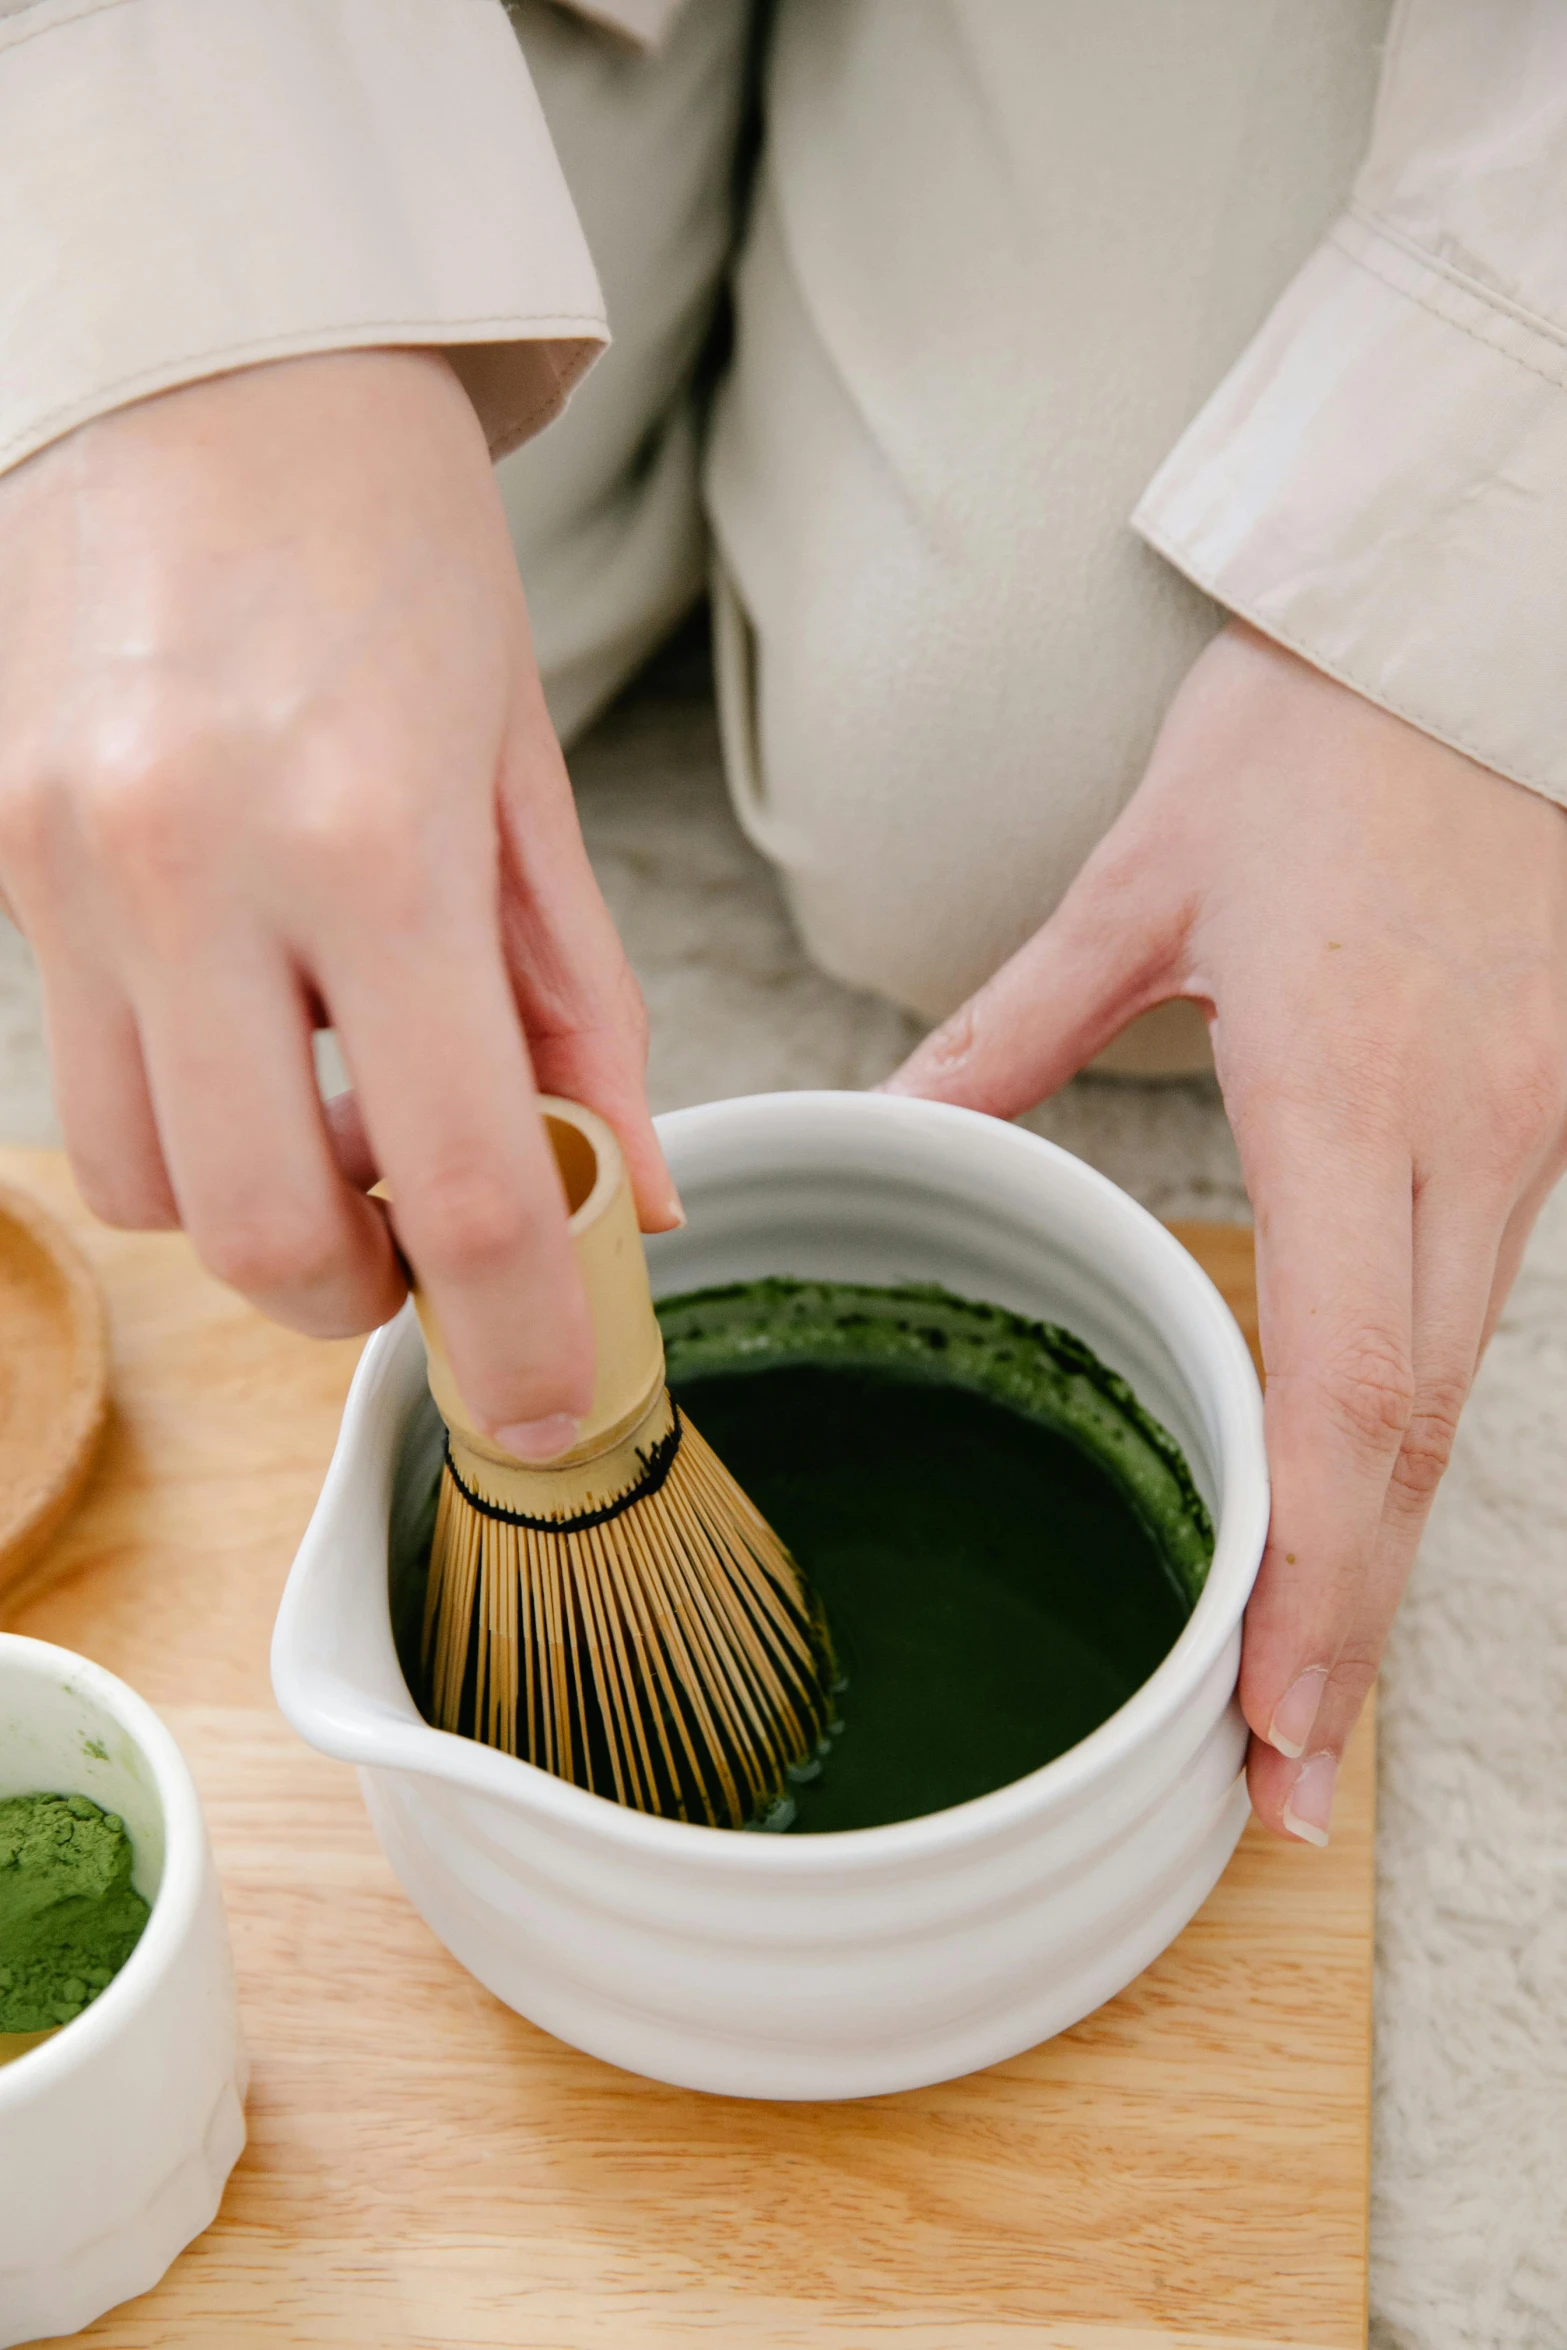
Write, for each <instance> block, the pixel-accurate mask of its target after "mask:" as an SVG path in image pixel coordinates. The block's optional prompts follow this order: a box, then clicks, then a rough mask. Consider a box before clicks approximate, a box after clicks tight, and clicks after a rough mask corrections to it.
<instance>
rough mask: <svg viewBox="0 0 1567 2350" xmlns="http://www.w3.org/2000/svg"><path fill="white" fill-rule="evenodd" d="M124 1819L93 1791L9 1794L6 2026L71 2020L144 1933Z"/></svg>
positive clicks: (3, 1860) (1, 2025) (1, 1892)
mask: <svg viewBox="0 0 1567 2350" xmlns="http://www.w3.org/2000/svg"><path fill="white" fill-rule="evenodd" d="M134 1857H135V1856H134V1854H133V1852H132V1850H131V1840H130V1838H129V1836H127V1834H126V1833H125V1822H124V1821H123V1820H122V1819H121V1818H120V1817H119V1815H118V1813H116V1812H112V1811H100V1810H99V1808H98V1806H97V1804H95V1803H93V1802H90V1801H89V1799H88V1798H87V1797H86V1796H85V1795H12V1796H8V1797H6V1798H5V1799H4V1800H3V1801H0V2032H43V2031H47V2030H49V2028H50V2027H51V2026H52V2025H55V2024H68V2023H70V2022H71V2021H72V2019H73V2018H74V2017H76V2016H79V2015H80V2014H81V2012H82V2009H83V2008H84V2007H87V2006H89V2005H90V2004H91V2002H92V2001H93V2000H94V1999H96V1998H97V1996H98V1994H99V1992H100V1991H102V1990H103V1989H104V1988H105V1987H106V1986H107V1985H108V1984H109V1983H112V1982H113V1980H114V1978H115V1976H116V1975H117V1974H118V1973H119V1971H120V1969H121V1967H122V1966H123V1965H124V1964H125V1961H126V1960H127V1959H128V1958H129V1957H130V1954H131V1952H132V1951H133V1950H134V1949H135V1947H136V1945H137V1943H138V1942H139V1941H140V1940H141V1931H142V1928H143V1926H145V1924H146V1923H147V1915H148V1912H147V1904H146V1902H145V1901H144V1900H143V1899H142V1897H141V1895H140V1894H139V1893H138V1892H137V1891H136V1888H135V1887H134V1885H133V1884H132V1883H131V1867H132V1863H133V1860H134Z"/></svg>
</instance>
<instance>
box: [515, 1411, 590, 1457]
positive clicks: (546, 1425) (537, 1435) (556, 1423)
mask: <svg viewBox="0 0 1567 2350" xmlns="http://www.w3.org/2000/svg"><path fill="white" fill-rule="evenodd" d="M577 1428H578V1422H577V1421H575V1420H574V1419H573V1418H572V1416H571V1414H570V1412H551V1414H550V1416H549V1418H548V1419H547V1420H519V1421H517V1423H516V1425H515V1426H514V1427H511V1428H497V1429H496V1431H495V1441H496V1443H497V1444H498V1445H499V1446H500V1448H501V1450H502V1452H509V1453H510V1454H511V1456H512V1458H513V1460H518V1461H552V1460H554V1459H555V1458H556V1457H557V1455H558V1454H560V1453H563V1452H570V1450H571V1448H572V1446H573V1445H574V1444H575V1443H576V1441H577Z"/></svg>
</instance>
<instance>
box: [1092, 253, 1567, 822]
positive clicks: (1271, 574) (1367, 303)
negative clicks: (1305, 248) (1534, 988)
mask: <svg viewBox="0 0 1567 2350" xmlns="http://www.w3.org/2000/svg"><path fill="white" fill-rule="evenodd" d="M1133 526H1134V528H1135V529H1137V530H1138V531H1139V532H1140V534H1141V535H1142V537H1143V538H1144V539H1146V540H1147V542H1148V543H1149V545H1150V546H1152V547H1155V548H1156V549H1157V550H1158V551H1159V553H1160V554H1162V555H1164V556H1166V557H1167V558H1168V559H1169V561H1170V562H1172V563H1173V564H1175V565H1176V567H1177V568H1178V569H1179V570H1181V571H1183V572H1185V573H1186V575H1187V577H1188V578H1190V579H1192V580H1194V581H1195V582H1196V583H1197V585H1198V586H1199V587H1201V588H1204V589H1205V590H1206V591H1207V593H1208V594H1209V595H1211V596H1213V597H1214V598H1215V599H1216V600H1217V601H1218V602H1219V603H1221V604H1224V605H1226V606H1228V607H1229V609H1230V610H1231V611H1233V612H1236V613H1238V614H1240V615H1241V616H1242V617H1243V618H1244V619H1246V620H1249V621H1250V622H1252V623H1253V625H1254V626H1255V627H1257V628H1259V629H1260V630H1262V631H1263V632H1264V633H1265V634H1266V635H1268V636H1271V637H1274V638H1276V639H1277V640H1278V641H1279V643H1281V644H1284V645H1288V646H1289V647H1290V648H1291V649H1292V650H1293V651H1295V652H1297V653H1299V654H1300V655H1301V656H1302V657H1303V658H1304V659H1305V660H1307V661H1310V662H1311V663H1313V664H1314V666H1315V667H1317V668H1319V669H1322V670H1325V671H1326V672H1327V673H1328V674H1329V675H1330V676H1333V677H1336V678H1338V679H1339V680H1340V681H1341V682H1342V683H1343V684H1345V685H1348V686H1351V687H1353V688H1354V690H1355V691H1356V692H1357V693H1361V694H1364V695H1365V696H1366V697H1367V698H1368V699H1369V700H1371V701H1374V702H1377V703H1380V704H1381V705H1382V707H1383V708H1385V709H1388V710H1391V711H1394V712H1395V713H1396V714H1397V715H1398V716H1400V717H1402V718H1407V719H1408V720H1409V721H1410V722H1411V723H1412V724H1413V725H1415V726H1418V727H1419V728H1421V729H1422V731H1423V732H1425V733H1427V734H1431V735H1434V736H1436V737H1437V738H1438V739H1439V740H1441V741H1443V742H1445V743H1448V744H1450V745H1451V746H1452V747H1453V748H1454V749H1455V750H1460V751H1463V752H1466V753H1467V754H1468V756H1469V757H1470V758H1473V759H1477V760H1479V761H1480V762H1481V763H1482V764H1483V765H1485V766H1487V767H1492V768H1495V769H1497V770H1498V771H1499V772H1500V773H1501V774H1503V775H1506V776H1509V777H1511V778H1512V780H1513V781H1515V782H1517V783H1521V784H1526V785H1528V786H1529V787H1530V788H1531V789H1532V790H1535V791H1539V792H1543V793H1545V794H1546V795H1547V796H1548V797H1550V798H1552V799H1555V800H1560V801H1563V802H1567V668H1564V664H1563V655H1562V644H1563V631H1564V628H1567V341H1564V339H1563V338H1562V336H1561V335H1560V334H1559V333H1558V332H1557V331H1555V330H1554V329H1553V328H1552V327H1551V326H1550V325H1549V324H1548V323H1547V322H1544V321H1542V320H1539V319H1537V318H1534V317H1531V316H1529V315H1528V314H1526V313H1523V312H1520V311H1519V310H1517V309H1515V308H1511V307H1507V306H1505V305H1503V304H1502V303H1500V302H1498V301H1496V300H1494V299H1493V298H1492V297H1491V296H1490V295H1488V294H1487V292H1486V291H1485V290H1484V289H1483V288H1481V287H1480V286H1478V285H1476V284H1474V283H1473V282H1471V281H1467V280H1465V279H1462V278H1459V277H1456V276H1453V275H1450V274H1448V273H1447V272H1446V271H1444V270H1443V269H1441V268H1440V267H1438V266H1436V265H1435V264H1433V263H1432V262H1431V261H1429V260H1428V259H1426V258H1425V257H1424V256H1423V255H1421V254H1420V253H1418V252H1416V251H1415V250H1413V249H1412V248H1409V247H1407V246H1405V245H1403V244H1402V243H1401V242H1399V241H1397V240H1395V239H1394V238H1391V237H1388V236H1387V235H1385V234H1383V233H1381V232H1380V231H1379V230H1377V229H1375V228H1373V227H1371V226H1370V225H1369V224H1367V223H1366V222H1364V221H1362V220H1360V219H1358V218H1356V217H1354V216H1353V215H1350V216H1347V217H1346V218H1345V219H1344V220H1342V221H1341V222H1340V223H1339V225H1338V227H1337V228H1336V229H1335V230H1334V232H1333V233H1332V235H1331V236H1330V237H1329V238H1328V239H1327V241H1326V243H1325V244H1323V245H1322V246H1321V247H1319V249H1318V251H1317V252H1316V253H1315V254H1314V255H1313V257H1312V259H1311V260H1310V261H1309V262H1308V263H1307V265H1306V267H1305V268H1304V270H1302V272H1301V273H1300V275H1299V277H1297V278H1296V280H1295V282H1294V284H1293V285H1292V286H1291V287H1290V288H1289V290H1288V292H1287V293H1286V294H1285V295H1284V298H1283V299H1282V301H1281V302H1280V303H1279V304H1278V306H1277V308H1276V309H1275V310H1274V312H1273V314H1272V316H1271V317H1270V318H1269V319H1268V321H1267V323H1266V325H1265V326H1264V327H1263V329H1262V331H1261V333H1260V334H1259V335H1258V336H1257V338H1256V339H1255V341H1254V342H1253V343H1252V344H1251V346H1250V348H1249V349H1248V350H1247V351H1246V353H1245V354H1244V356H1243V357H1242V358H1241V360H1240V361H1239V363H1238V364H1237V366H1236V367H1235V368H1234V369H1232V371H1231V373H1230V374H1229V375H1228V376H1227V377H1226V379H1225V381H1224V382H1223V383H1222V384H1221V385H1220V387H1219V389H1218V391H1217V392H1216V393H1215V394H1214V395H1213V397H1212V399H1211V400H1210V401H1209V402H1208V404H1207V406H1206V407H1205V408H1204V409H1203V410H1202V412H1201V414H1200V415H1199V416H1198V417H1197V419H1196V421H1195V422H1194V423H1193V424H1192V425H1191V426H1190V427H1189V429H1188V430H1187V432H1186V433H1185V435H1184V436H1183V438H1182V439H1181V441H1180V442H1179V443H1178V445H1177V446H1176V448H1175V450H1174V451H1173V452H1172V454H1171V455H1170V456H1169V457H1168V458H1167V459H1166V461H1165V463H1164V465H1163V466H1162V467H1161V469H1160V471H1159V473H1158V474H1157V475H1156V476H1155V478H1154V480H1153V482H1152V483H1151V484H1150V486H1149V488H1148V490H1147V491H1146V493H1145V494H1144V497H1143V499H1142V502H1141V504H1140V505H1139V506H1138V508H1137V511H1136V513H1135V515H1134V516H1133Z"/></svg>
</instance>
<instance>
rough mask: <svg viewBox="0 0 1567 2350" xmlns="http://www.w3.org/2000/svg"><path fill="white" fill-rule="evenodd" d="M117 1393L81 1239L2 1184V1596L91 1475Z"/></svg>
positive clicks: (97, 1298) (95, 1286)
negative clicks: (112, 1385) (113, 1394)
mask: <svg viewBox="0 0 1567 2350" xmlns="http://www.w3.org/2000/svg"><path fill="white" fill-rule="evenodd" d="M108 1397H109V1336H108V1324H107V1321H106V1318H105V1314H104V1307H103V1299H102V1297H101V1295H100V1294H99V1290H98V1284H97V1282H96V1280H95V1279H94V1277H93V1274H92V1272H91V1270H90V1269H89V1267H88V1264H87V1260H86V1258H85V1257H84V1256H83V1255H82V1253H81V1251H80V1249H79V1248H78V1247H77V1245H76V1243H75V1241H74V1240H73V1239H72V1238H71V1237H70V1235H69V1233H68V1232H66V1230H65V1229H64V1227H63V1226H62V1225H60V1224H57V1223H56V1222H55V1220H54V1218H53V1216H51V1215H49V1214H48V1213H47V1212H46V1211H45V1210H44V1209H43V1208H41V1207H40V1206H39V1205H38V1203H37V1201H36V1200H34V1199H33V1198H31V1197H30V1196H29V1194H28V1193H26V1192H25V1191H17V1190H14V1189H13V1188H12V1187H11V1186H10V1185H9V1184H0V1597H3V1598H4V1599H6V1600H7V1601H8V1600H9V1599H10V1598H11V1597H12V1596H13V1594H14V1593H15V1591H16V1589H17V1587H18V1586H19V1585H20V1584H21V1583H22V1582H23V1581H24V1580H25V1579H26V1577H27V1576H28V1574H29V1571H30V1570H31V1569H32V1568H33V1567H34V1566H35V1565H36V1564H37V1562H38V1561H39V1559H40V1557H41V1555H42V1553H43V1551H44V1550H45V1548H46V1547H47V1545H48V1543H49V1541H50V1539H51V1538H52V1536H53V1535H54V1534H55V1532H56V1531H57V1529H58V1528H59V1527H60V1525H61V1524H62V1523H63V1521H64V1519H65V1517H66V1514H67V1512H68V1511H69V1510H70V1508H71V1505H72V1503H73V1502H74V1501H75V1499H76V1497H77V1495H78V1494H79V1493H80V1491H81V1489H82V1486H83V1484H84V1483H85V1481H86V1477H87V1472H88V1470H89V1469H90V1468H91V1466H92V1458H93V1454H94V1452H95V1451H96V1449H97V1444H98V1439H99V1437H100V1435H101V1434H102V1432H103V1423H104V1416H105V1413H106V1411H107V1409H108Z"/></svg>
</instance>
